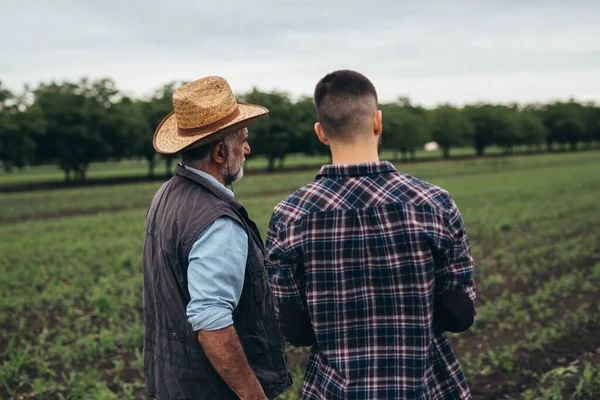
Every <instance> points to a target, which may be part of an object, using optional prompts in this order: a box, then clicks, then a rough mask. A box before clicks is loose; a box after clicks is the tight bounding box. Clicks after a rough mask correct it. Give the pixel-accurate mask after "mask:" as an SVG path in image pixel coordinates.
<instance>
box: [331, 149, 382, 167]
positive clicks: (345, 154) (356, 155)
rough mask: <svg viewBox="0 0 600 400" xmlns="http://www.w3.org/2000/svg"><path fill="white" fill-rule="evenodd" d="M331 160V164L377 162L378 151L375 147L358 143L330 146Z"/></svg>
mask: <svg viewBox="0 0 600 400" xmlns="http://www.w3.org/2000/svg"><path fill="white" fill-rule="evenodd" d="M331 161H332V163H333V164H364V163H369V162H379V153H378V151H377V148H376V147H373V146H359V145H350V146H348V145H340V144H337V145H335V146H331Z"/></svg>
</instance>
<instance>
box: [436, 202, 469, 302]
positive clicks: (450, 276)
mask: <svg viewBox="0 0 600 400" xmlns="http://www.w3.org/2000/svg"><path fill="white" fill-rule="evenodd" d="M446 221H447V229H448V236H449V238H450V242H449V243H450V246H449V248H448V249H447V253H446V260H445V263H444V266H443V268H441V269H438V270H437V273H436V292H437V293H438V294H440V295H441V294H442V293H446V292H451V291H456V289H462V290H464V291H465V292H466V293H467V295H468V296H469V298H470V299H471V300H472V301H473V302H475V297H476V295H475V282H474V280H473V257H471V249H470V247H469V238H468V237H467V233H466V231H465V227H464V223H463V219H462V216H461V214H460V211H459V210H458V207H457V205H456V203H455V202H454V200H453V199H452V198H450V204H449V207H448V209H447V210H446Z"/></svg>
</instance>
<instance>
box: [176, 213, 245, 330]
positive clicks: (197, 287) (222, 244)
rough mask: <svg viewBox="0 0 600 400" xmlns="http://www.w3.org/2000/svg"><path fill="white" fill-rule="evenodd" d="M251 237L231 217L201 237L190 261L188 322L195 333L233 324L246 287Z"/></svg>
mask: <svg viewBox="0 0 600 400" xmlns="http://www.w3.org/2000/svg"><path fill="white" fill-rule="evenodd" d="M247 257H248V234H247V233H246V231H245V230H244V228H242V226H241V225H240V224H239V223H238V222H237V221H235V220H233V219H232V218H230V217H220V218H218V219H216V220H215V221H214V222H213V223H212V224H210V225H209V226H207V227H206V228H205V229H204V230H203V231H202V232H201V233H200V235H199V236H198V238H197V239H196V241H195V242H194V244H193V245H192V248H191V250H190V254H189V257H188V263H189V264H188V271H187V277H188V290H189V292H190V298H191V300H190V302H189V303H188V305H187V318H188V322H189V323H190V325H191V326H192V329H193V330H194V331H199V330H207V331H214V330H218V329H223V328H226V327H228V326H229V325H232V324H233V310H234V309H235V308H236V307H237V305H238V302H239V300H240V296H241V294H242V288H243V286H244V275H245V272H246V259H247Z"/></svg>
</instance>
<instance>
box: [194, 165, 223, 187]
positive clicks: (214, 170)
mask: <svg viewBox="0 0 600 400" xmlns="http://www.w3.org/2000/svg"><path fill="white" fill-rule="evenodd" d="M186 165H187V166H188V167H190V168H194V169H197V170H200V171H202V172H206V173H207V174H209V175H211V176H212V177H213V178H215V179H216V180H217V181H219V183H220V184H222V185H223V186H225V187H227V185H225V180H224V179H223V176H222V175H221V173H220V172H219V169H218V168H217V167H216V166H214V165H212V164H211V165H208V166H205V165H203V164H202V165H200V164H197V163H190V164H186Z"/></svg>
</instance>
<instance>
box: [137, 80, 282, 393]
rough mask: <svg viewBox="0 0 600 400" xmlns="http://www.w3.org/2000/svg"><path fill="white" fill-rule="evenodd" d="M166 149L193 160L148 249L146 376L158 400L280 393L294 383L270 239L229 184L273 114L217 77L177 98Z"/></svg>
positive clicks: (183, 167) (153, 213)
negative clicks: (269, 258) (254, 132)
mask: <svg viewBox="0 0 600 400" xmlns="http://www.w3.org/2000/svg"><path fill="white" fill-rule="evenodd" d="M173 107H174V112H173V113H171V114H169V115H168V116H167V117H166V118H165V119H164V120H163V122H162V123H161V124H160V126H159V127H158V128H157V130H156V132H155V134H154V147H155V149H156V150H157V151H158V152H160V153H164V154H173V153H176V152H180V153H181V159H182V164H179V165H178V166H177V168H176V170H175V175H174V176H173V177H172V178H171V179H170V180H169V181H168V182H166V183H165V184H164V185H162V187H161V188H160V189H159V190H158V192H157V193H156V195H155V196H154V199H153V200H152V203H151V204H150V207H149V209H148V214H147V218H146V225H145V227H146V238H145V242H144V254H143V296H144V376H145V379H146V388H147V391H148V394H149V395H150V396H151V397H153V398H157V399H196V400H200V399H211V400H212V399H237V398H242V399H261V400H262V399H267V398H268V399H273V398H275V397H276V396H277V395H279V394H280V393H281V392H283V391H284V390H285V388H287V387H288V386H289V385H290V384H291V378H290V375H289V373H288V372H287V368H286V358H285V350H284V340H283V337H282V335H281V332H280V328H279V324H278V323H277V319H276V317H275V310H274V304H273V297H272V294H271V291H270V289H269V287H268V284H267V277H266V270H265V268H264V262H263V261H264V257H263V243H262V239H261V237H260V233H259V231H258V229H257V228H256V225H255V224H254V222H252V220H250V218H249V217H248V214H247V213H246V210H245V209H244V207H243V206H242V205H241V204H240V203H239V202H238V201H237V200H236V199H235V198H234V196H233V192H232V191H230V190H229V189H227V188H226V186H228V185H230V184H231V183H232V182H233V181H235V180H237V179H239V178H241V177H242V175H243V169H242V166H243V163H244V160H245V156H246V155H248V154H250V147H249V145H248V142H247V138H248V130H247V129H246V126H248V125H250V124H251V123H252V122H254V121H256V120H257V119H258V118H260V117H262V116H264V115H266V114H267V112H268V110H267V109H266V108H264V107H261V106H256V105H252V104H245V103H238V102H237V101H236V100H235V97H234V95H233V92H232V91H231V88H230V87H229V84H228V83H227V82H226V81H225V80H224V79H223V78H220V77H207V78H203V79H200V80H198V81H195V82H192V83H189V84H187V85H184V86H183V87H181V88H179V89H178V90H177V91H176V92H175V93H174V94H173Z"/></svg>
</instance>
